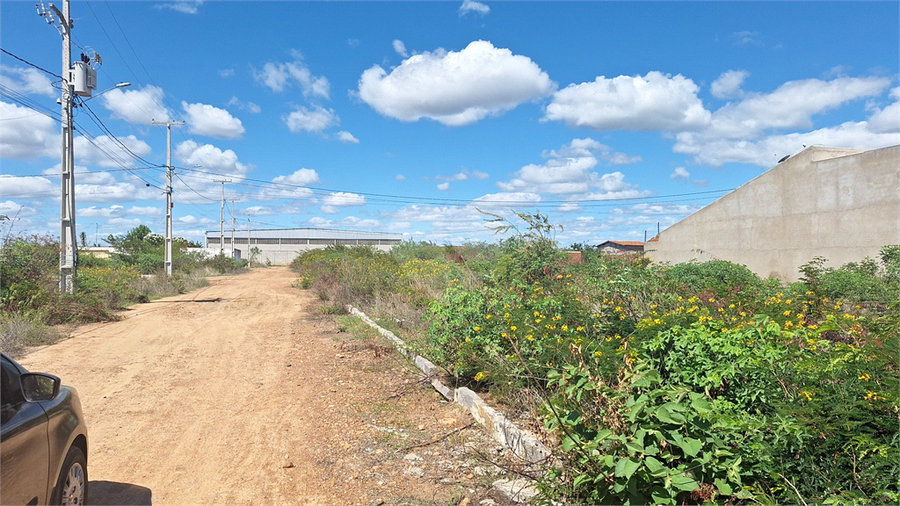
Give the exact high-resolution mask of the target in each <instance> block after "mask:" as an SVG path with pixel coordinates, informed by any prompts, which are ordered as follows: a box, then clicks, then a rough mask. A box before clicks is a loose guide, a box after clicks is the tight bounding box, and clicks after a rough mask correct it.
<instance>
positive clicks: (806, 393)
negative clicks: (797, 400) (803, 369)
mask: <svg viewBox="0 0 900 506" xmlns="http://www.w3.org/2000/svg"><path fill="white" fill-rule="evenodd" d="M800 395H802V396H804V397H806V400H808V401H811V400H812V397H813V393H812V392H808V391H806V390H804V391H802V392H800Z"/></svg>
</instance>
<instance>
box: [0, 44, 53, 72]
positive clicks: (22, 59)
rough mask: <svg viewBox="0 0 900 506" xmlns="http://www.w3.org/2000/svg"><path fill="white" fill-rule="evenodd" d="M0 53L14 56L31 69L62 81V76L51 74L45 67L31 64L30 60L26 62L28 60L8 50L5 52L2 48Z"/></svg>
mask: <svg viewBox="0 0 900 506" xmlns="http://www.w3.org/2000/svg"><path fill="white" fill-rule="evenodd" d="M0 51H3V53H4V54H6V55H9V56H12V57H13V58H15V59H17V60H19V61H20V62H22V63H24V64H25V65H29V66H31V67H34V68H36V69H38V70H40V71H41V72H46V73H47V74H50V75H51V76H53V77H55V78H57V79H62V76H61V75H59V74H54V73H53V72H50V71H49V70H47V69H45V68H43V67H40V66H38V65H35V64H34V63H31V62H30V61H28V60H26V59H24V58H20V57H18V56H16V55H14V54H12V53H10V52H9V51H7V50H5V49H2V48H0Z"/></svg>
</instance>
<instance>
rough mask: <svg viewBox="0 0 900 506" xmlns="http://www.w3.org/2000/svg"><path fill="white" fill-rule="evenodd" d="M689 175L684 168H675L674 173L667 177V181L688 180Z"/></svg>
mask: <svg viewBox="0 0 900 506" xmlns="http://www.w3.org/2000/svg"><path fill="white" fill-rule="evenodd" d="M690 178H691V173H690V172H688V171H687V170H686V169H685V168H684V167H675V171H674V172H672V174H671V175H669V179H690Z"/></svg>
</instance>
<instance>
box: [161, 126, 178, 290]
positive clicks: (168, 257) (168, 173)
mask: <svg viewBox="0 0 900 506" xmlns="http://www.w3.org/2000/svg"><path fill="white" fill-rule="evenodd" d="M153 124H154V125H166V259H165V266H166V275H167V276H172V207H173V206H174V204H173V203H172V125H175V126H181V125H183V124H184V122H183V121H153Z"/></svg>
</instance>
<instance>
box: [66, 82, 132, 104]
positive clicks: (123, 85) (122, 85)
mask: <svg viewBox="0 0 900 506" xmlns="http://www.w3.org/2000/svg"><path fill="white" fill-rule="evenodd" d="M129 86H131V83H119V84H117V85H115V86H113V87H112V88H107V89H105V90H103V91H101V92H100V93H97V94H96V95H94V96H93V97H88V98H86V99H83V100H82V101H81V102H80V103H78V104H77V105H76V107H77V106H79V105H81V104H83V103H85V102H87V101H89V100H93V99H95V98H97V97H99V96H100V95H102V94H104V93H106V92H107V91H112V90H115V89H117V88H127V87H129Z"/></svg>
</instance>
